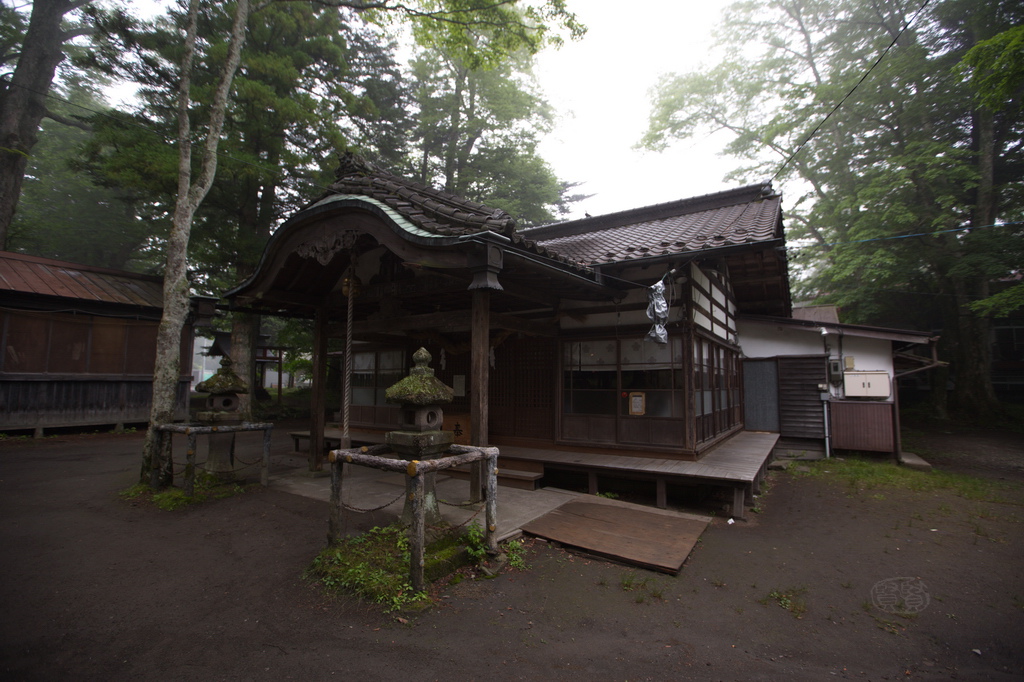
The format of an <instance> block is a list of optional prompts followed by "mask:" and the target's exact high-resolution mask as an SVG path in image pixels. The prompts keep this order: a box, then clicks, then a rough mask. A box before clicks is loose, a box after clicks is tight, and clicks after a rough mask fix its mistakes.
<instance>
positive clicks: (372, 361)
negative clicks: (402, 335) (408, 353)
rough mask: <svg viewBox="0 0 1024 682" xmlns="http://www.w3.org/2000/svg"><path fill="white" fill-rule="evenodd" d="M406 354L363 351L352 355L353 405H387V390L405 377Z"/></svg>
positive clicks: (400, 352) (388, 351) (397, 351)
mask: <svg viewBox="0 0 1024 682" xmlns="http://www.w3.org/2000/svg"><path fill="white" fill-rule="evenodd" d="M404 363H405V352H404V351H401V350H382V351H362V352H359V353H354V354H353V355H352V404H353V405H364V406H372V405H378V406H379V405H387V404H388V403H387V400H386V399H385V393H386V392H387V389H388V388H389V387H391V386H393V385H394V384H396V383H398V382H399V381H401V379H402V378H403V377H404V376H405V366H404Z"/></svg>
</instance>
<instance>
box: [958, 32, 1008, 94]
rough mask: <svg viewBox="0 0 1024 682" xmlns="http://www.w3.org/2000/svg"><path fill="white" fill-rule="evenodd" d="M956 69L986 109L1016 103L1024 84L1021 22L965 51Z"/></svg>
mask: <svg viewBox="0 0 1024 682" xmlns="http://www.w3.org/2000/svg"><path fill="white" fill-rule="evenodd" d="M958 70H959V73H960V74H961V75H962V76H964V77H965V78H966V79H967V80H968V82H969V83H970V85H971V87H972V88H973V90H974V92H975V93H976V97H977V98H978V101H979V102H981V104H982V105H984V106H986V107H988V108H989V109H992V110H995V111H998V110H1001V109H1005V108H1007V107H1009V106H1012V104H1013V101H1014V100H1017V101H1018V102H1019V100H1020V97H1021V88H1022V87H1024V24H1021V25H1019V26H1014V27H1013V28H1010V29H1007V30H1006V31H1003V32H1002V33H1000V34H998V35H996V36H994V37H992V38H989V39H988V40H982V41H981V42H979V43H978V44H977V45H975V46H974V47H972V48H971V49H970V50H968V51H967V54H965V55H964V58H963V61H962V62H961V64H960V67H959V69H958Z"/></svg>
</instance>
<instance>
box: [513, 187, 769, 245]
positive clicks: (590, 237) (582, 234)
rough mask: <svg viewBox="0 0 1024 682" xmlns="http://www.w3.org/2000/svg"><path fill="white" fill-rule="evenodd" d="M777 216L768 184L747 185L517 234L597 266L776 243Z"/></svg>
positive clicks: (546, 226)
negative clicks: (769, 242) (768, 242)
mask: <svg viewBox="0 0 1024 682" xmlns="http://www.w3.org/2000/svg"><path fill="white" fill-rule="evenodd" d="M781 211H782V207H781V197H780V196H779V195H778V194H775V193H774V192H773V191H772V189H771V185H770V184H763V185H749V186H747V187H741V188H738V189H735V190H728V191H726V192H719V193H717V194H708V195H704V196H700V197H695V198H692V199H684V200H681V201H674V202H670V203H665V204H657V205H655V206H648V207H645V208H638V209H633V210H630V211H622V212H620V213H612V214H609V215H604V216H597V217H593V218H584V219H582V220H574V221H570V222H565V223H556V224H553V225H545V226H542V227H537V228H532V229H528V230H524V231H523V233H522V234H523V236H524V237H526V238H527V239H529V240H533V241H536V243H537V245H538V247H540V248H543V249H549V250H553V251H556V252H558V253H559V254H561V255H562V256H564V257H567V258H570V259H573V260H576V261H581V262H585V263H588V264H591V265H600V264H602V263H615V262H622V261H630V260H636V259H640V258H650V257H654V256H665V255H672V254H676V253H687V252H694V251H702V250H706V249H713V248H719V247H723V246H734V245H741V244H752V243H757V242H764V241H770V240H773V239H779V238H781V237H782V233H781V215H782V213H781Z"/></svg>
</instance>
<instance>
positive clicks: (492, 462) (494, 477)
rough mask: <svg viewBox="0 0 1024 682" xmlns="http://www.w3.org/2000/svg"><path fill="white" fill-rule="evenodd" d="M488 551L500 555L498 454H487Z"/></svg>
mask: <svg viewBox="0 0 1024 682" xmlns="http://www.w3.org/2000/svg"><path fill="white" fill-rule="evenodd" d="M485 468H486V476H487V480H486V482H487V501H486V504H487V551H488V553H490V554H492V555H494V554H497V553H498V453H497V450H496V449H495V450H494V451H493V452H488V453H487V460H486V467H485Z"/></svg>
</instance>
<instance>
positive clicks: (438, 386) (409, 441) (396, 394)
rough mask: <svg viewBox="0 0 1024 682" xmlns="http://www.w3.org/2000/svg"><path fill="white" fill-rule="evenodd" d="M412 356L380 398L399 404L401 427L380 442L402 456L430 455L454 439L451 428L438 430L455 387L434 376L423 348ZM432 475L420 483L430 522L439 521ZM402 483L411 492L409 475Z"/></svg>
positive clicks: (407, 519)
mask: <svg viewBox="0 0 1024 682" xmlns="http://www.w3.org/2000/svg"><path fill="white" fill-rule="evenodd" d="M412 359H413V363H415V364H414V367H413V368H412V369H411V370H409V376H407V377H405V378H404V379H402V380H401V381H399V382H398V383H396V384H394V385H393V386H391V387H390V388H388V389H387V390H386V391H385V392H384V398H385V399H386V400H387V401H388V402H389V403H400V404H401V405H402V418H403V423H402V427H401V429H399V430H398V431H388V432H387V433H386V434H385V435H384V439H385V441H384V442H385V443H387V445H388V446H389V447H390V448H391V449H392V450H394V451H395V452H396V453H397V454H398V455H400V456H401V457H403V458H405V459H408V460H421V459H431V458H433V457H437V456H438V455H441V454H442V453H444V452H445V451H446V450H447V449H448V448H449V447H450V446H451V444H452V443H454V442H455V433H454V432H452V431H442V430H441V426H442V424H443V423H444V410H443V409H442V407H441V406H442V405H446V404H448V403H450V402H451V401H452V397H453V396H454V395H455V390H454V389H452V388H451V387H450V386H446V385H445V384H444V383H443V382H442V381H441V380H440V379H438V378H437V377H435V376H434V370H433V368H431V367H429V366H428V365H429V364H430V360H431V357H430V353H429V352H427V349H426V348H420V349H419V350H418V351H416V352H415V353H413V355H412ZM436 478H437V475H436V474H434V473H429V474H426V476H425V478H424V486H423V487H424V493H423V494H424V500H423V509H424V515H425V517H424V518H425V520H426V523H427V524H428V525H431V526H436V525H439V524H440V523H441V521H442V518H441V511H440V509H439V508H438V506H437V493H436V491H435V488H436ZM406 484H407V485H406V488H407V490H408V491H409V495H411V494H412V479H411V478H409V479H408V480H407V481H406ZM409 495H407V496H406V500H405V509H404V510H403V511H402V522H403V523H405V524H411V523H412V505H411V501H410V497H409Z"/></svg>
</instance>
